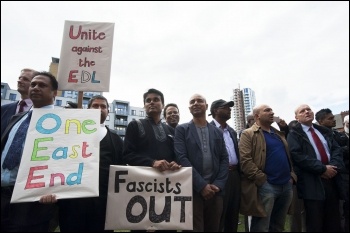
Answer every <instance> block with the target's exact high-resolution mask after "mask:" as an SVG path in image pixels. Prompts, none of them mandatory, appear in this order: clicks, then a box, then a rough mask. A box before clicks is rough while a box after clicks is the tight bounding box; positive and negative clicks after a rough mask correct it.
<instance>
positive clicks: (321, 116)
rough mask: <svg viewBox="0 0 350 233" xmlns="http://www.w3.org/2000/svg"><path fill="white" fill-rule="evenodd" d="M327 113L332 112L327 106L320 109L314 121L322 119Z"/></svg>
mask: <svg viewBox="0 0 350 233" xmlns="http://www.w3.org/2000/svg"><path fill="white" fill-rule="evenodd" d="M328 114H332V111H331V110H330V109H329V108H324V109H321V110H320V111H318V112H317V113H316V115H315V118H316V121H317V122H319V121H320V120H323V119H324V118H325V117H326V115H328Z"/></svg>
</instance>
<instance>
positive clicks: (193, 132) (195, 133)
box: [189, 121, 202, 150]
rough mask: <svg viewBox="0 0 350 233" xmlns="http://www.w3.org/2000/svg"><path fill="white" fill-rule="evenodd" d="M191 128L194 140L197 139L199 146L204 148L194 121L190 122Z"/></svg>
mask: <svg viewBox="0 0 350 233" xmlns="http://www.w3.org/2000/svg"><path fill="white" fill-rule="evenodd" d="M189 128H190V133H191V136H192V138H194V140H195V141H196V143H197V146H198V148H199V149H200V150H202V146H201V141H200V140H199V136H198V133H197V127H196V126H195V124H194V123H193V121H191V122H190V124H189Z"/></svg>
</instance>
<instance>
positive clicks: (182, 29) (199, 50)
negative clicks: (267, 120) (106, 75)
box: [1, 1, 349, 125]
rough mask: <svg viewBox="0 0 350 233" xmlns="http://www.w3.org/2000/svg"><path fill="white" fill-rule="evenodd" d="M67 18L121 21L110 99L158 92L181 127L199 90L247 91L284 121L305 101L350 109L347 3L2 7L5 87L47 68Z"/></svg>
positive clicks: (225, 94)
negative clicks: (24, 73) (25, 71)
mask: <svg viewBox="0 0 350 233" xmlns="http://www.w3.org/2000/svg"><path fill="white" fill-rule="evenodd" d="M65 20H72V21H94V22H113V23H115V28H114V42H113V55H112V69H111V81H110V92H108V93H104V95H105V96H106V97H107V98H108V100H109V102H112V101H113V99H116V100H124V101H129V102H130V104H131V105H132V106H135V107H142V106H143V102H142V95H143V93H144V92H145V91H146V90H147V89H149V88H157V89H159V90H160V91H162V92H163V93H164V95H165V103H169V102H174V103H177V104H178V105H179V108H180V123H184V122H187V121H189V120H190V119H191V118H192V116H191V114H190V113H189V110H188V100H189V98H190V97H191V96H192V95H193V94H195V93H199V94H202V95H203V96H205V97H206V98H207V102H208V104H209V108H210V104H211V103H212V101H214V100H216V99H225V100H230V97H231V96H232V95H233V89H235V88H241V89H242V88H245V87H248V88H251V89H253V90H254V91H255V94H256V100H257V104H263V103H264V104H268V105H270V106H271V107H272V109H273V110H274V112H275V116H280V117H281V118H283V119H285V120H286V121H287V123H288V122H289V121H291V120H293V119H294V109H295V108H296V107H297V106H298V105H300V104H303V103H306V104H309V105H310V106H311V107H312V108H313V110H314V111H315V112H317V111H318V110H320V109H322V108H330V109H331V110H332V111H333V113H334V114H338V113H340V112H341V111H346V110H349V2H348V1H344V2H335V1H332V2H330V1H329V2H323V1H322V2H219V1H216V2H103V1H98V2H86V1H85V2H68V1H67V2H16V1H14V2H4V1H1V81H2V82H7V83H9V85H10V87H11V88H12V89H16V87H17V84H16V80H17V78H18V76H19V74H20V70H21V69H22V68H25V67H30V68H33V69H36V70H40V71H41V70H46V71H48V69H49V65H50V62H51V57H59V56H60V52H61V43H62V37H63V27H64V21H65ZM207 113H209V110H208V112H207ZM207 119H208V121H210V120H211V117H208V118H207ZM230 125H232V122H231V120H230Z"/></svg>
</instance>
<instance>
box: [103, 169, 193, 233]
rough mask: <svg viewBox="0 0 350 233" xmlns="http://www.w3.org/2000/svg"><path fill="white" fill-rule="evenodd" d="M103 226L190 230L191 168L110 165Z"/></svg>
mask: <svg viewBox="0 0 350 233" xmlns="http://www.w3.org/2000/svg"><path fill="white" fill-rule="evenodd" d="M105 229H106V230H151V231H153V230H192V229H193V210H192V168H191V167H183V168H181V169H179V170H177V171H165V172H159V171H158V170H156V169H154V168H151V167H138V166H114V165H113V166H111V167H110V173H109V184H108V200H107V216H106V225H105Z"/></svg>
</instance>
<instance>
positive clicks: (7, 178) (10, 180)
mask: <svg viewBox="0 0 350 233" xmlns="http://www.w3.org/2000/svg"><path fill="white" fill-rule="evenodd" d="M42 108H43V109H45V108H46V109H53V108H54V105H47V106H44V107H42ZM31 111H32V110H31ZM27 115H28V114H26V115H25V116H23V117H22V118H21V119H20V120H19V121H18V122H17V123H16V124H15V125H14V126H13V127H12V129H11V131H10V132H9V136H8V139H7V141H6V144H5V147H4V150H3V151H2V154H1V187H4V186H13V185H15V183H16V179H17V173H18V168H19V166H17V167H15V168H14V169H12V170H8V169H3V167H2V164H3V163H4V160H5V157H6V155H7V152H8V150H9V148H10V146H11V143H12V141H13V138H14V136H15V134H16V132H17V130H18V127H19V126H20V125H21V124H22V122H23V121H24V120H25V119H26V118H27ZM23 143H25V142H23Z"/></svg>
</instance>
